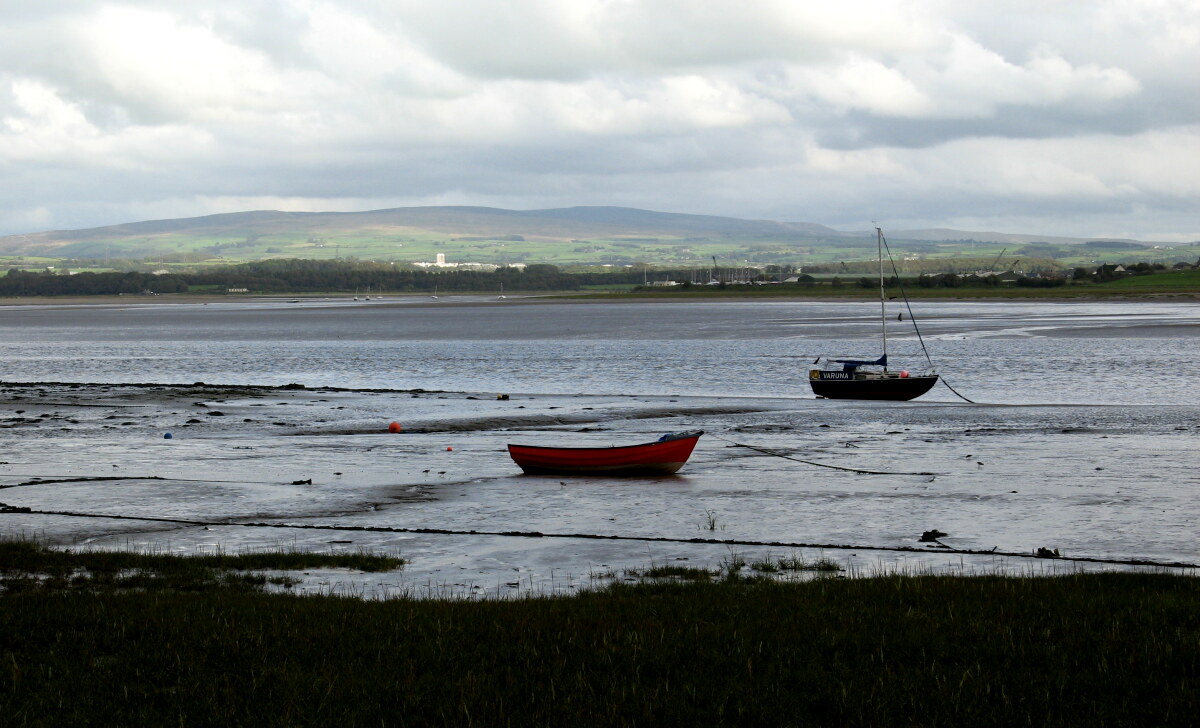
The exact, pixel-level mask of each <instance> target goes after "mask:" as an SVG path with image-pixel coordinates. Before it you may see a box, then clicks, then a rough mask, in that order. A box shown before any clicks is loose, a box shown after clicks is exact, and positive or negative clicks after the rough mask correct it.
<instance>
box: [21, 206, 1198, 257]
mask: <svg viewBox="0 0 1200 728" xmlns="http://www.w3.org/2000/svg"><path fill="white" fill-rule="evenodd" d="M887 234H888V241H889V244H890V245H891V247H892V248H893V249H894V250H895V252H897V254H899V255H903V256H909V259H916V258H912V256H916V257H917V258H924V257H934V258H939V257H950V256H995V255H997V254H999V253H1002V252H1004V251H1007V254H1008V255H1009V256H1017V257H1024V258H1026V259H1029V258H1034V257H1038V258H1054V259H1057V260H1060V261H1063V262H1064V264H1069V263H1071V260H1072V259H1075V258H1077V259H1078V260H1079V261H1094V260H1095V259H1096V256H1097V255H1103V256H1105V257H1106V259H1111V260H1123V259H1125V258H1127V257H1130V256H1137V255H1140V254H1141V253H1142V251H1145V250H1146V248H1145V245H1146V244H1144V243H1139V242H1136V241H1099V242H1097V241H1089V240H1087V239H1084V238H1062V237H1050V236H1038V235H1018V234H1004V233H981V232H970V231H963V230H942V229H936V230H889V231H887ZM1020 245H1025V246H1026V248H1025V249H1018V248H1017V247H1016V246H1020ZM1183 247H1184V248H1187V247H1188V246H1183ZM874 248H875V244H874V233H873V231H864V232H842V231H838V230H834V229H833V228H829V227H826V226H824V225H818V224H815V223H805V222H777V221H773V220H744V219H740V218H732V217H720V216H715V215H688V214H680V213H669V212H655V211H651V210H639V209H633V208H626V207H568V208H560V209H550V210H503V209H497V208H490V207H401V208H394V209H387V210H369V211H365V212H279V211H270V210H259V211H253V212H236V213H225V214H219V215H206V216H203V217H192V218H180V219H174V220H149V221H144V222H131V223H126V224H122V225H110V226H106V227H98V228H89V229H86V230H55V231H49V232H41V233H31V234H27V235H10V236H7V237H2V238H0V255H2V256H10V257H12V256H23V257H29V258H34V257H37V258H52V259H56V260H68V261H74V263H73V264H72V266H73V267H74V268H76V269H78V268H87V267H88V266H94V267H96V268H98V269H100V268H105V267H106V266H108V265H110V261H113V263H112V264H113V265H115V266H117V267H121V266H126V267H128V266H129V265H130V264H131V262H142V263H148V262H150V261H153V262H154V263H155V264H156V265H158V266H162V265H169V264H175V265H191V266H195V265H211V264H226V263H236V262H245V261H252V260H262V259H271V258H301V259H334V258H358V259H362V260H377V261H388V262H394V263H413V262H425V261H432V260H434V259H435V258H436V256H438V255H439V254H440V255H443V256H444V257H445V259H446V260H447V261H449V262H455V263H461V262H480V263H495V264H504V263H517V262H535V263H554V264H559V265H579V264H587V265H597V264H599V265H630V264H633V263H637V262H645V263H649V264H651V265H656V266H708V265H710V264H711V263H712V260H713V258H716V259H717V265H719V266H722V267H727V266H739V265H770V264H784V265H810V264H821V263H837V262H840V261H848V260H864V259H868V258H872V257H873V256H874ZM1164 248H1165V246H1164ZM1177 253H1178V255H1179V256H1180V257H1184V256H1186V255H1193V254H1192V253H1191V252H1190V250H1181V251H1176V250H1174V249H1171V250H1164V251H1163V252H1161V253H1159V254H1158V256H1159V258H1161V259H1164V260H1165V259H1168V258H1169V257H1170V256H1174V255H1176V254H1177ZM81 261H82V262H83V263H82V265H81V264H80V262H81ZM88 261H91V262H88ZM15 262H16V263H17V264H18V265H23V266H36V265H37V264H38V263H37V262H36V261H15Z"/></svg>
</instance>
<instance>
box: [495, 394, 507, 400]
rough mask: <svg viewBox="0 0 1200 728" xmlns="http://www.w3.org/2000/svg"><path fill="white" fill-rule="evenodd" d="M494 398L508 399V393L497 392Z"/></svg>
mask: <svg viewBox="0 0 1200 728" xmlns="http://www.w3.org/2000/svg"><path fill="white" fill-rule="evenodd" d="M496 399H508V395H507V394H497V395H496Z"/></svg>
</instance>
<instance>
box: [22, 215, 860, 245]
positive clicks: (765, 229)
mask: <svg viewBox="0 0 1200 728" xmlns="http://www.w3.org/2000/svg"><path fill="white" fill-rule="evenodd" d="M389 229H390V230H394V231H397V232H401V233H404V232H416V231H419V232H422V233H441V234H444V235H452V236H462V235H469V236H473V237H480V238H484V237H506V236H513V235H520V236H524V237H536V238H547V239H558V240H573V239H583V238H594V237H604V238H609V237H641V238H644V237H647V236H672V237H695V236H746V237H753V238H760V239H775V238H778V239H791V240H795V239H797V238H798V237H800V236H804V237H805V238H811V237H814V236H816V237H830V238H837V237H844V236H845V233H840V232H838V231H836V230H834V229H832V228H828V227H825V226H823V225H815V224H811V223H783V222H773V221H767V220H742V219H738V218H732V217H717V216H712V215H685V214H678V213H669V212H653V211H650V210H637V209H633V208H624V207H568V208H562V209H552V210H524V211H520V210H502V209H498V208H491V207H399V208H393V209H388V210H370V211H366V212H279V211H269V210H259V211H254V212H234V213H225V214H218V215H205V216H203V217H189V218H179V219H174V220H149V221H145V222H133V223H125V224H121V225H109V226H105V227H98V228H88V229H84V230H53V231H48V232H41V233H31V234H26V235H10V236H7V237H2V238H0V254H4V255H53V256H73V255H79V254H80V253H81V252H84V251H82V250H80V248H87V249H88V252H95V251H91V250H90V248H91V246H81V245H79V244H80V243H95V242H104V243H108V244H110V245H113V244H116V245H120V244H121V243H122V242H126V241H128V240H130V239H143V240H144V239H147V238H155V237H163V238H165V237H172V236H180V235H187V236H212V237H213V238H220V239H228V238H238V237H246V236H252V235H258V236H273V235H282V236H288V235H295V234H304V235H309V236H326V237H335V236H339V235H347V234H353V233H356V232H361V231H365V230H370V231H374V232H381V231H386V230H389ZM121 247H124V246H121Z"/></svg>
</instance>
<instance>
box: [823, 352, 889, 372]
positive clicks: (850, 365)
mask: <svg viewBox="0 0 1200 728" xmlns="http://www.w3.org/2000/svg"><path fill="white" fill-rule="evenodd" d="M830 361H832V362H836V363H838V364H844V365H845V366H843V367H842V369H845V370H846V371H850V370H853V369H857V368H858V367H862V366H880V367H886V366H887V354H884V355H883V356H881V357H879V358H878V359H876V360H875V361H867V360H865V359H830Z"/></svg>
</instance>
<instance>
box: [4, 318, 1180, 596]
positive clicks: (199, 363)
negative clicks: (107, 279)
mask: <svg viewBox="0 0 1200 728" xmlns="http://www.w3.org/2000/svg"><path fill="white" fill-rule="evenodd" d="M1197 309H1198V307H1197V306H1196V305H1195V304H1181V303H1170V302H1168V303H1162V302H1156V303H1151V304H1134V303H1125V304H1120V303H1106V304H1055V303H1039V304H1036V305H1035V304H1000V303H961V302H960V303H922V304H921V306H920V308H919V309H918V310H917V315H918V317H919V318H920V321H921V324H922V331H923V333H924V340H923V343H925V344H926V345H927V347H928V349H929V351H930V352H931V354H932V356H933V358H934V360H935V364H936V365H937V366H938V367H939V370H940V371H941V372H942V374H943V376H944V377H946V379H947V380H948V381H949V382H952V383H953V385H954V387H955V389H956V390H958V391H960V392H962V393H964V394H965V395H967V396H969V397H970V398H971V399H973V400H974V403H969V402H965V401H963V400H962V399H959V398H958V397H956V396H954V395H953V394H952V393H951V392H950V391H948V390H947V389H945V388H941V387H939V388H938V389H937V390H935V391H934V392H931V393H930V394H929V395H927V396H926V397H924V398H922V399H920V400H917V401H914V402H909V403H870V402H835V401H825V400H817V399H814V398H812V395H811V394H810V393H808V392H806V391H805V390H806V389H807V383H806V381H805V378H804V375H805V369H806V367H807V365H808V364H809V363H810V362H811V361H812V358H813V357H814V355H818V354H826V355H845V354H847V353H849V354H859V353H868V352H870V351H872V350H873V349H874V347H876V346H877V343H875V342H874V341H873V339H872V334H871V332H872V331H873V329H874V327H875V326H877V324H878V320H877V319H875V320H874V323H873V322H872V317H873V316H877V315H878V305H877V304H876V305H874V306H872V305H870V304H860V303H855V302H843V303H828V302H825V303H780V302H769V303H761V302H754V303H699V304H696V303H685V304H672V303H660V304H592V305H589V304H585V303H582V304H581V303H572V304H569V305H566V304H557V303H531V304H527V305H523V306H514V307H507V306H504V305H502V304H498V303H494V302H482V301H471V302H468V303H467V304H465V305H458V306H456V305H448V306H444V307H440V306H426V305H422V306H420V307H413V306H408V305H406V304H404V303H389V302H372V303H371V305H361V304H360V305H353V304H350V303H349V302H344V301H342V302H324V301H312V302H301V303H299V304H291V303H290V302H281V301H267V302H239V303H236V304H228V305H227V306H225V307H222V306H204V305H203V304H176V305H170V306H157V305H153V304H149V305H133V304H130V305H125V304H122V305H119V306H112V307H100V308H95V307H86V306H52V305H46V306H35V307H32V308H29V307H6V308H5V309H3V310H0V333H3V334H4V335H5V338H6V341H7V342H8V343H7V344H6V345H5V346H4V347H2V349H3V352H4V355H5V359H4V361H5V366H6V367H7V371H6V376H4V377H2V379H3V380H4V382H5V383H4V384H3V385H0V428H3V430H4V435H5V439H4V445H3V448H4V449H3V452H2V453H0V461H3V462H2V463H0V501H2V502H3V503H5V504H7V505H8V506H10V507H11V510H10V512H6V513H0V535H4V536H6V537H17V538H20V537H25V538H32V539H35V540H38V541H39V542H42V543H47V544H50V545H54V546H58V547H64V548H70V549H91V550H136V551H142V552H150V553H174V554H211V553H216V552H221V553H243V552H253V551H261V550H275V549H280V548H283V549H300V550H312V551H320V552H339V551H358V550H365V551H372V552H379V553H384V554H388V555H394V556H398V557H400V558H403V559H404V560H405V562H406V565H405V567H404V569H403V570H401V571H397V572H389V573H386V574H377V573H359V572H355V571H353V570H345V569H314V570H310V571H308V572H307V573H301V574H300V575H299V576H300V581H299V582H298V583H297V584H295V585H294V586H291V587H289V589H290V590H291V591H294V592H295V593H303V594H344V595H353V596H364V597H370V598H385V597H391V596H398V595H417V596H422V595H423V596H454V597H465V598H473V597H485V596H486V597H508V596H517V595H529V594H535V595H540V594H569V593H575V592H579V591H581V590H586V589H589V588H593V587H600V586H605V585H607V584H610V583H613V582H614V581H618V582H624V581H626V580H634V581H636V580H638V579H639V578H640V577H639V574H641V573H645V572H646V571H647V570H649V569H654V568H660V567H667V566H683V567H694V568H697V569H710V570H713V571H716V570H719V569H721V568H722V565H728V564H730V563H739V562H743V563H745V564H746V568H747V569H748V570H749V566H750V565H751V564H754V563H766V562H771V561H778V560H780V559H788V558H794V559H800V560H808V561H815V560H818V559H827V560H829V561H830V562H832V563H834V564H836V565H837V566H839V567H840V568H841V569H842V571H841V573H842V574H845V575H878V574H894V573H907V574H918V573H919V574H935V575H939V574H962V575H977V574H993V575H1049V574H1071V573H1076V572H1079V571H1089V570H1114V569H1115V570H1152V571H1164V570H1165V571H1172V572H1177V573H1185V574H1191V573H1195V565H1196V564H1197V563H1200V549H1198V548H1197V546H1196V542H1195V538H1194V535H1195V534H1194V526H1193V524H1194V523H1195V522H1197V517H1198V516H1200V504H1198V503H1197V499H1196V498H1195V497H1194V495H1195V492H1196V488H1197V485H1200V475H1197V472H1198V471H1197V469H1196V467H1195V465H1196V460H1195V455H1194V444H1195V441H1196V434H1197V430H1198V429H1200V425H1197V422H1200V418H1198V417H1197V415H1198V414H1200V404H1198V403H1197V402H1196V400H1195V393H1194V392H1195V390H1194V386H1193V383H1194V377H1195V372H1196V369H1195V366H1194V363H1193V362H1192V358H1191V357H1192V354H1193V353H1194V351H1195V344H1196V342H1197V337H1198V335H1200V312H1198V310H1197ZM918 343H919V342H918V340H917V339H916V338H915V337H914V336H912V335H911V334H908V335H905V334H903V333H902V332H901V331H900V330H897V331H896V333H895V334H894V339H893V341H892V342H891V346H892V347H894V350H895V352H896V354H894V355H896V356H907V357H909V360H910V361H911V360H912V359H914V358H919V356H920V349H919V348H918V346H917V344H918ZM289 385H293V386H289ZM500 394H505V395H508V398H507V399H498V395H500ZM391 422H398V423H400V424H401V426H402V428H403V431H402V432H400V433H389V432H388V431H387V428H388V425H389V423H391ZM690 429H703V430H705V432H706V434H705V436H704V437H703V438H701V440H700V444H699V446H698V447H697V449H696V452H695V453H694V454H693V456H692V458H691V460H690V461H689V462H688V464H687V465H686V466H685V467H684V469H683V470H681V471H680V473H679V474H678V475H676V476H671V477H661V478H632V479H631V478H623V479H616V478H564V477H553V476H526V475H523V474H521V472H520V470H519V469H518V468H517V467H516V465H515V464H514V463H513V462H512V461H511V459H509V457H508V455H507V453H506V451H505V445H506V444H507V443H509V442H524V443H532V444H554V445H565V446H583V445H587V446H592V445H600V446H605V445H610V444H613V445H620V444H633V443H638V442H646V441H649V440H653V439H656V438H657V437H658V436H659V435H661V434H663V433H666V432H676V431H681V430H690ZM168 434H169V435H170V438H167V437H166V436H167V435H168ZM830 466H831V467H830ZM861 471H871V472H872V473H875V474H868V473H864V472H861ZM24 509H28V512H25V511H24ZM930 531H938V532H941V533H944V534H946V535H945V536H940V537H938V538H937V539H936V540H935V541H922V540H921V537H922V536H923V535H924V534H926V533H927V532H930ZM1056 552H1057V553H1056ZM1038 553H1041V554H1042V557H1040V558H1039V557H1037V554H1038ZM777 578H781V579H808V578H812V572H804V571H795V572H783V573H781V574H779V575H778V577H777Z"/></svg>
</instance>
